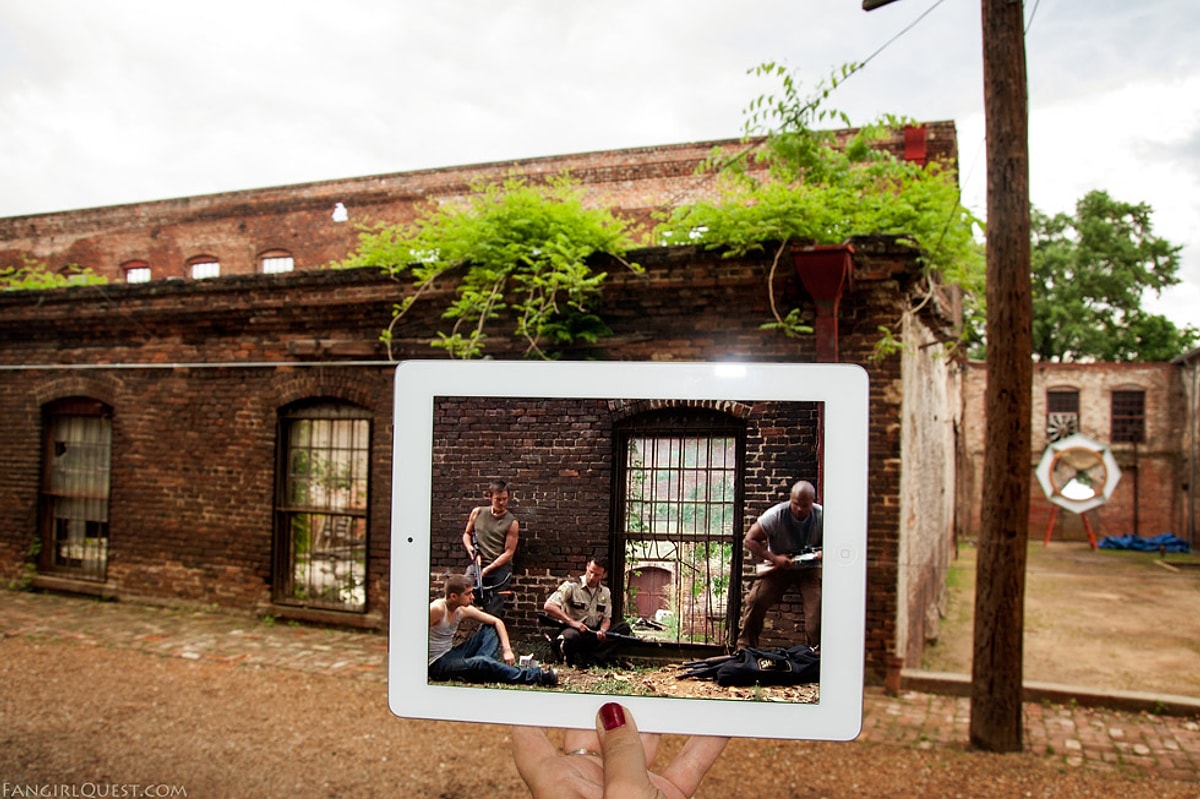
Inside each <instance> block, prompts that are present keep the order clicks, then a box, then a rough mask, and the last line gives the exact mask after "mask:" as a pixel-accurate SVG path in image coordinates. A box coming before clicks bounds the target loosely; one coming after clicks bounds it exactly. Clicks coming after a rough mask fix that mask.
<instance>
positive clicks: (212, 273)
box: [189, 256, 221, 280]
mask: <svg viewBox="0 0 1200 799" xmlns="http://www.w3.org/2000/svg"><path fill="white" fill-rule="evenodd" d="M189 264H190V266H191V274H192V279H194V280H207V279H209V278H212V277H220V276H221V264H220V262H219V261H218V260H217V259H216V258H211V257H208V256H205V257H203V258H196V259H194V260H192V261H190V262H189Z"/></svg>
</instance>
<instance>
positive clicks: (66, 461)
mask: <svg viewBox="0 0 1200 799" xmlns="http://www.w3.org/2000/svg"><path fill="white" fill-rule="evenodd" d="M49 428H50V429H49V431H48V432H49V435H50V442H49V443H50V446H49V463H48V470H47V485H46V486H45V488H44V497H45V500H46V507H47V508H48V513H49V516H50V518H49V520H48V521H49V526H50V538H51V540H50V542H49V543H50V545H51V547H52V552H51V554H50V557H49V558H47V559H46V560H45V561H43V562H44V563H47V565H48V567H49V569H50V570H51V571H53V572H55V573H59V574H64V575H69V576H71V577H76V578H80V579H84V580H96V581H101V582H102V581H104V579H105V578H106V573H107V568H108V498H109V485H110V471H111V464H112V420H111V419H108V418H107V417H101V416H68V415H60V416H52V417H51V421H50V425H49Z"/></svg>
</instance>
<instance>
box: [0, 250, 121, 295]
mask: <svg viewBox="0 0 1200 799" xmlns="http://www.w3.org/2000/svg"><path fill="white" fill-rule="evenodd" d="M107 282H108V279H107V278H105V277H104V276H103V275H97V274H96V273H95V272H93V271H92V270H91V269H90V268H84V267H82V266H79V265H78V264H68V265H67V266H65V267H63V268H62V269H61V270H59V271H57V272H56V271H54V270H52V269H51V268H50V266H49V265H48V264H46V263H44V262H42V261H39V260H37V259H36V258H31V257H30V256H28V255H22V256H21V264H20V266H4V267H0V291H40V290H42V289H60V288H65V287H67V286H87V285H95V284H102V283H107Z"/></svg>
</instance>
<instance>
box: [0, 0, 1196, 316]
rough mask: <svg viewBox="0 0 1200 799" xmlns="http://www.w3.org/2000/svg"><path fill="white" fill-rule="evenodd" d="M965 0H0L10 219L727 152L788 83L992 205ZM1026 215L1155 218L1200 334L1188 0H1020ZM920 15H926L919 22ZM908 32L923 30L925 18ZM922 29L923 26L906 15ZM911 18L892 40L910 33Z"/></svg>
mask: <svg viewBox="0 0 1200 799" xmlns="http://www.w3.org/2000/svg"><path fill="white" fill-rule="evenodd" d="M979 7H980V3H979V0H941V2H939V1H938V0H899V2H895V3H893V4H892V5H889V6H886V7H884V8H881V9H877V10H875V11H872V12H869V13H868V12H864V11H863V10H862V6H861V0H738V2H728V1H726V2H713V1H712V0H686V1H685V0H604V2H599V1H598V0H444V2H439V3H416V2H411V1H410V0H387V1H386V2H374V1H372V0H338V2H332V0H323V1H322V2H315V0H290V1H289V2H287V3H281V2H278V0H238V1H237V2H231V1H229V0H206V2H204V3H171V2H163V0H36V2H33V1H32V0H30V2H24V1H23V0H12V1H11V2H2V3H0V142H2V143H3V146H0V216H19V215H23V214H33V213H42V212H47V211H60V210H68V209H75V208H85V207H93V206H102V205H113V204H118V203H128V202H139V201H145V200H158V199H167V198H173V197H183V196H190V195H196V194H207V193H212V192H222V191H232V190H238V189H252V188H260V187H264V186H277V185H285V184H291V183H303V182H306V181H313V180H326V179H334V178H345V177H356V176H361V175H373V174H380V173H390V172H403V171H408V170H413V169H425V168H432V167H441V166H455V165H461V164H472V163H479V162H491V161H505V160H509V159H518V158H526V157H532V156H542V155H559V154H566V153H578V152H587V151H592V150H607V149H614V148H622V147H639V146H647V145H658V144H673V143H681V142H690V141H702V140H708V139H721V138H733V137H737V136H738V135H740V134H741V132H742V123H743V119H744V117H743V114H742V110H743V109H744V108H745V107H746V104H747V103H748V102H749V101H750V100H751V99H752V98H753V97H755V96H757V95H760V94H764V93H771V92H775V91H777V90H778V88H779V87H778V84H777V83H776V82H774V81H770V80H767V79H765V78H755V77H752V76H750V75H748V74H747V71H748V70H749V69H750V68H751V67H753V66H755V65H756V64H759V63H762V62H764V61H768V60H771V61H777V62H780V63H783V64H786V65H787V66H789V67H791V68H794V69H795V70H797V74H798V76H799V78H800V79H801V80H802V81H803V82H804V85H805V86H808V87H811V86H814V85H815V84H816V83H817V82H818V81H819V80H820V79H821V78H822V77H824V76H825V75H827V74H829V72H830V71H831V70H833V69H834V68H836V67H838V66H840V65H842V64H844V63H848V62H852V61H864V60H866V61H867V62H868V63H867V67H866V69H865V70H863V71H862V72H860V73H858V74H857V75H854V76H853V77H851V78H850V79H849V80H848V81H846V82H845V84H843V86H842V87H841V88H840V89H839V90H838V91H837V92H836V93H835V94H834V96H833V98H832V99H831V101H830V104H831V106H832V107H836V108H838V109H841V110H843V111H846V112H847V113H849V114H850V117H851V121H852V122H853V123H854V124H860V123H864V122H868V121H871V120H872V119H874V118H875V117H876V116H878V115H879V114H882V113H894V114H900V115H904V116H907V117H912V118H916V119H919V120H927V121H935V120H953V121H954V122H955V123H956V124H957V126H958V145H959V154H960V161H961V170H960V171H961V175H960V182H961V184H962V187H963V198H964V203H965V204H966V205H967V206H968V207H969V208H971V209H972V210H974V211H975V212H976V213H978V214H979V215H980V216H983V215H984V210H985V192H986V176H985V173H984V141H983V89H982V80H983V79H982V66H981V65H982V60H981V35H980V19H979ZM1025 14H1026V17H1027V18H1028V19H1030V22H1029V26H1028V35H1027V42H1026V51H1027V59H1028V68H1029V91H1030V109H1031V118H1030V164H1031V176H1030V185H1031V191H1032V199H1033V204H1034V205H1035V206H1037V207H1038V208H1040V209H1042V210H1044V211H1049V212H1057V211H1070V210H1072V209H1073V208H1074V204H1075V201H1076V200H1078V199H1079V198H1080V197H1082V196H1083V194H1085V193H1086V192H1087V191H1089V190H1091V189H1104V190H1106V191H1108V192H1109V193H1110V194H1111V195H1112V196H1113V197H1114V198H1116V199H1118V200H1124V201H1129V202H1146V203H1149V204H1150V205H1151V206H1152V207H1153V208H1154V211H1155V214H1154V224H1155V231H1156V232H1157V233H1158V234H1159V235H1161V236H1163V237H1165V238H1167V239H1168V240H1169V241H1171V242H1173V243H1175V244H1181V245H1184V247H1185V249H1184V265H1183V270H1182V271H1183V275H1182V276H1183V277H1184V280H1185V285H1183V286H1180V287H1177V288H1175V289H1173V290H1171V291H1170V292H1168V293H1167V294H1165V295H1164V297H1163V298H1162V299H1161V300H1159V301H1155V302H1152V303H1150V307H1152V308H1154V309H1155V310H1157V311H1159V312H1162V313H1165V314H1167V315H1168V316H1170V317H1171V318H1172V319H1173V320H1174V321H1176V323H1178V324H1192V325H1196V326H1198V327H1200V191H1198V189H1200V99H1198V98H1200V56H1198V55H1197V47H1196V36H1197V31H1200V3H1196V2H1195V0H1136V2H1130V0H1025ZM923 15H924V16H923ZM918 20H919V21H918ZM914 23H915V25H914ZM910 25H911V26H913V27H911V29H909V30H907V31H906V30H905V29H906V28H909V26H910Z"/></svg>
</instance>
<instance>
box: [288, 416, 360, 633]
mask: <svg viewBox="0 0 1200 799" xmlns="http://www.w3.org/2000/svg"><path fill="white" fill-rule="evenodd" d="M370 440H371V421H370V415H369V413H368V412H367V411H365V410H363V409H361V408H358V407H356V406H353V405H349V404H346V403H339V402H318V403H312V404H308V405H303V406H299V407H293V408H291V409H289V410H286V411H284V412H283V413H282V414H281V441H282V452H283V454H282V463H281V468H280V474H279V487H278V490H277V500H276V513H275V516H276V542H275V552H276V560H275V562H276V569H275V580H274V592H275V600H276V601H278V602H283V603H290V604H299V605H304V606H306V607H319V608H327V609H332V610H346V611H356V612H362V611H365V610H366V606H367V594H366V589H367V487H368V485H369V480H370Z"/></svg>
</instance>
